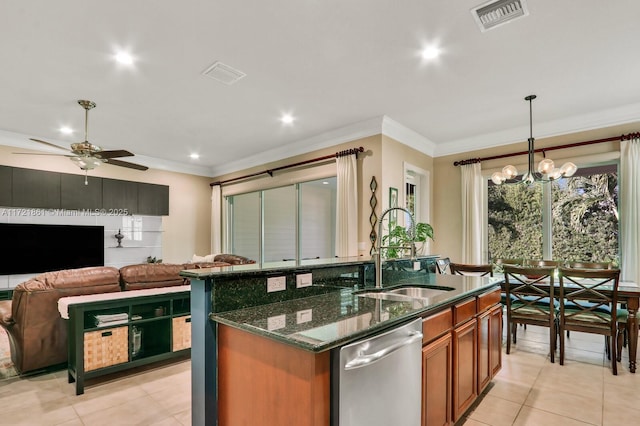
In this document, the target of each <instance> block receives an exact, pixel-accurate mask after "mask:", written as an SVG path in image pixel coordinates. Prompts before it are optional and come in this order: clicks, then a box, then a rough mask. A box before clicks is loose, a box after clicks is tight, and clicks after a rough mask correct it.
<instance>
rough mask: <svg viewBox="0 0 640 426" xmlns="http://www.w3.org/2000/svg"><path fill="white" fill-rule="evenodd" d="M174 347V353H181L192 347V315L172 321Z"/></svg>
mask: <svg viewBox="0 0 640 426" xmlns="http://www.w3.org/2000/svg"><path fill="white" fill-rule="evenodd" d="M172 330H173V346H172V348H171V350H172V351H174V352H175V351H180V350H182V349H188V348H190V347H191V315H186V316H183V317H175V318H173V319H172Z"/></svg>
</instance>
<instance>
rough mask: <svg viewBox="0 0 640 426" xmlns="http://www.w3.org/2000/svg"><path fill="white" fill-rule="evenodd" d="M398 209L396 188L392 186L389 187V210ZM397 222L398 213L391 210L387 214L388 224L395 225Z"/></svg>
mask: <svg viewBox="0 0 640 426" xmlns="http://www.w3.org/2000/svg"><path fill="white" fill-rule="evenodd" d="M391 207H398V188H394V187H392V186H390V187H389V208H391ZM397 222H398V211H397V210H393V211H391V212H389V224H394V225H395V224H396V223H397Z"/></svg>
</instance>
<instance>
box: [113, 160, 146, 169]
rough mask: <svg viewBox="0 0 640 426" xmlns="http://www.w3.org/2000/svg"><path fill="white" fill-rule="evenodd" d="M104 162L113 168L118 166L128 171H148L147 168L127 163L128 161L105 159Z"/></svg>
mask: <svg viewBox="0 0 640 426" xmlns="http://www.w3.org/2000/svg"><path fill="white" fill-rule="evenodd" d="M106 162H107V164H111V165H114V166H120V167H127V168H129V169H136V170H148V169H149V168H148V167H147V166H142V165H140V164H134V163H129V162H128V161H121V160H113V159H106Z"/></svg>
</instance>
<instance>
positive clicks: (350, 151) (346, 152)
mask: <svg viewBox="0 0 640 426" xmlns="http://www.w3.org/2000/svg"><path fill="white" fill-rule="evenodd" d="M359 152H364V148H363V147H358V148H350V149H345V150H344V151H340V152H336V153H335V154H331V155H325V156H323V157H318V158H312V159H311V160H305V161H300V162H297V163H293V164H287V165H286V166H280V167H274V168H273V169H268V170H264V171H261V172H256V173H251V174H249V175H244V176H240V177H236V178H232V179H227V180H221V181H218V182H212V183H210V184H209V186H215V185H225V184H228V183H232V182H236V181H238V180H244V179H249V178H252V177H256V176H260V175H264V174H268V175H269V176H271V177H273V172H277V171H280V170H285V169H290V168H292V167H299V166H304V165H305V164H310V163H317V162H318V161H323V160H330V159H332V158H336V157H344V156H346V155H356V156H357V155H358V153H359Z"/></svg>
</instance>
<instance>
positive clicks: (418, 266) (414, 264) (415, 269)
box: [413, 261, 420, 271]
mask: <svg viewBox="0 0 640 426" xmlns="http://www.w3.org/2000/svg"><path fill="white" fill-rule="evenodd" d="M413 270H414V271H419V270H420V261H415V262H413Z"/></svg>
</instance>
